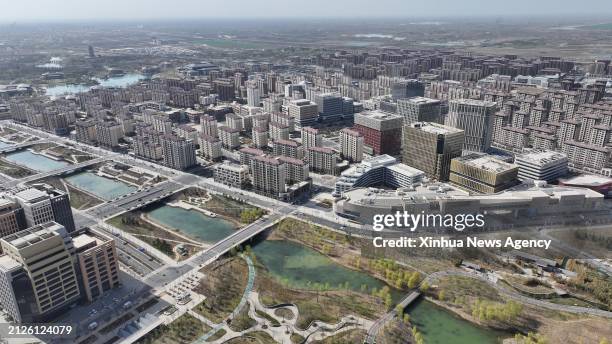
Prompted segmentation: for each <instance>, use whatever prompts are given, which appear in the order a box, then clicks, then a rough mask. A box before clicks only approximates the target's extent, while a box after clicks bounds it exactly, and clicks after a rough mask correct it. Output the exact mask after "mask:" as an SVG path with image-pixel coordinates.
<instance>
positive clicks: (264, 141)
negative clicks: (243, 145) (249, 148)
mask: <svg viewBox="0 0 612 344" xmlns="http://www.w3.org/2000/svg"><path fill="white" fill-rule="evenodd" d="M252 138H253V145H254V146H255V147H257V148H263V147H267V146H268V130H267V129H266V128H263V127H253V131H252Z"/></svg>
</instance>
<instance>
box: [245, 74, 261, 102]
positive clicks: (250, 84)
mask: <svg viewBox="0 0 612 344" xmlns="http://www.w3.org/2000/svg"><path fill="white" fill-rule="evenodd" d="M246 90H247V104H248V105H249V106H259V105H260V104H261V96H262V95H263V90H261V89H260V88H259V86H258V85H257V82H256V81H255V80H249V81H247V82H246Z"/></svg>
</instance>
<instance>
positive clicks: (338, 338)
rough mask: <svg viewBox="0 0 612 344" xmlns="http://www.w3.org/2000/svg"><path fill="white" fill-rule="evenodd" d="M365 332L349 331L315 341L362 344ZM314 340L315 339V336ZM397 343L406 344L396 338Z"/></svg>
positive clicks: (331, 343) (322, 343) (336, 343)
mask: <svg viewBox="0 0 612 344" xmlns="http://www.w3.org/2000/svg"><path fill="white" fill-rule="evenodd" d="M365 336H366V331H364V330H349V331H344V332H341V333H338V334H336V335H333V336H330V337H327V338H325V339H320V340H315V341H314V342H313V343H317V344H354V343H363V340H364V339H365ZM314 338H317V336H316V335H315V336H314ZM398 340H399V342H398V343H406V342H405V338H398Z"/></svg>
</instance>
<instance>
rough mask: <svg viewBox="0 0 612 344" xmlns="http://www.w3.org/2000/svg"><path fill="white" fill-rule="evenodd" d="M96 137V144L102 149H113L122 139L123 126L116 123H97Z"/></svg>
mask: <svg viewBox="0 0 612 344" xmlns="http://www.w3.org/2000/svg"><path fill="white" fill-rule="evenodd" d="M96 135H97V141H98V144H99V145H100V146H102V147H104V148H108V149H115V148H117V147H118V146H119V139H120V138H122V137H123V126H122V125H121V124H120V123H117V122H102V121H100V122H97V123H96Z"/></svg>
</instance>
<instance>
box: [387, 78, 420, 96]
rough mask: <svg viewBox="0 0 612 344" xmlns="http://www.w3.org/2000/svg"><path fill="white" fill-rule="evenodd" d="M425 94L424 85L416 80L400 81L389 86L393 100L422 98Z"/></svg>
mask: <svg viewBox="0 0 612 344" xmlns="http://www.w3.org/2000/svg"><path fill="white" fill-rule="evenodd" d="M424 94H425V85H423V83H422V82H420V81H418V80H400V81H397V82H394V83H393V84H392V85H391V97H392V98H393V99H394V100H398V99H402V98H409V97H422V96H423V95H424Z"/></svg>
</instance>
